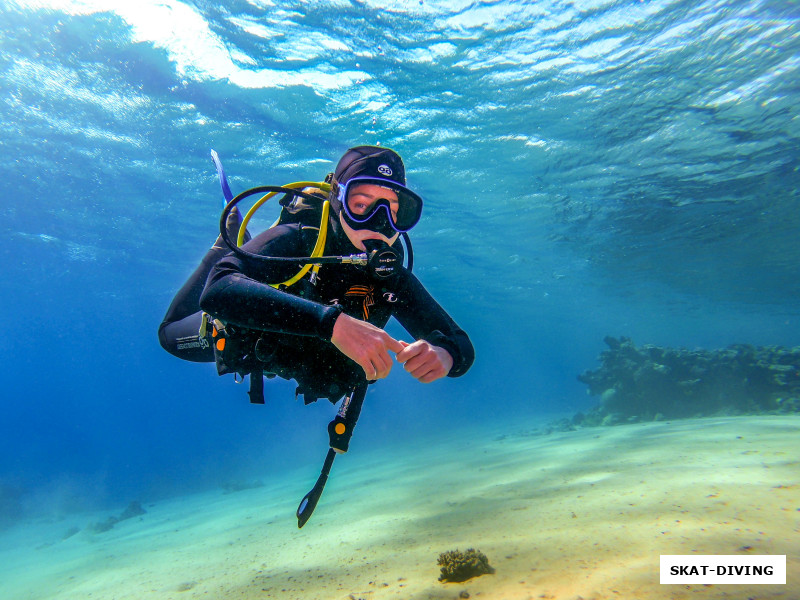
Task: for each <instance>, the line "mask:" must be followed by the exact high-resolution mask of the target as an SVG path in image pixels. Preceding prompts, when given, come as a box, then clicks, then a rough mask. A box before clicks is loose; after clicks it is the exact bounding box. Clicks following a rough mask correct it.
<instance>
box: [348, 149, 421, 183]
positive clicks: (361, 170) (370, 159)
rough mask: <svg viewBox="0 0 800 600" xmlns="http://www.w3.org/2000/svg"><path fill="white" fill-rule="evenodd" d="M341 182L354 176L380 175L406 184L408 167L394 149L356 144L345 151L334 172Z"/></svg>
mask: <svg viewBox="0 0 800 600" xmlns="http://www.w3.org/2000/svg"><path fill="white" fill-rule="evenodd" d="M333 176H334V179H335V180H336V182H337V183H339V184H344V183H347V182H348V181H349V180H350V179H352V178H353V177H378V178H381V179H388V180H390V181H394V182H395V183H399V184H400V185H402V186H405V184H406V168H405V165H403V159H402V158H400V155H398V154H397V152H395V151H394V150H389V148H381V147H380V146H356V147H355V148H351V149H350V150H348V151H347V152H345V154H344V156H342V158H341V159H340V160H339V164H337V165H336V171H334V173H333Z"/></svg>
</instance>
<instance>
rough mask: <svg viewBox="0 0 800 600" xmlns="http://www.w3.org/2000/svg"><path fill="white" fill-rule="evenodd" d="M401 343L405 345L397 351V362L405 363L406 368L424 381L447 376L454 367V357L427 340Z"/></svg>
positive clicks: (427, 381)
mask: <svg viewBox="0 0 800 600" xmlns="http://www.w3.org/2000/svg"><path fill="white" fill-rule="evenodd" d="M400 343H401V344H403V346H405V347H404V348H403V349H402V350H401V351H400V352H398V353H397V356H396V358H397V362H399V363H404V368H405V370H406V371H408V372H409V373H411V375H412V376H413V377H415V378H416V379H417V380H419V381H421V382H422V383H430V382H431V381H436V380H437V379H441V378H442V377H446V376H447V374H448V373H449V372H450V369H452V368H453V357H452V356H450V353H449V352H448V351H447V350H445V349H444V348H440V347H439V346H434V345H433V344H431V343H430V342H426V341H425V340H417V341H416V342H414V343H413V344H407V343H406V342H400Z"/></svg>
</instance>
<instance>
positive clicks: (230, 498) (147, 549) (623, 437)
mask: <svg viewBox="0 0 800 600" xmlns="http://www.w3.org/2000/svg"><path fill="white" fill-rule="evenodd" d="M320 459H322V454H321V456H320ZM317 474H318V468H316V470H315V468H310V469H309V470H308V471H306V472H303V473H297V474H296V475H295V476H293V477H290V478H283V479H282V480H281V481H277V482H271V483H268V484H267V485H265V486H263V487H259V488H255V489H249V490H243V491H240V492H236V493H227V494H226V493H223V492H222V491H221V490H220V491H219V492H209V493H205V494H197V495H192V496H187V497H182V498H175V499H171V500H168V501H162V502H157V503H150V504H148V503H144V508H145V509H146V511H147V513H146V514H144V515H141V516H139V517H135V518H132V519H128V520H125V521H121V522H119V523H117V524H116V525H115V526H114V527H113V528H112V529H111V530H109V531H106V532H104V533H93V532H91V531H90V530H89V529H88V528H87V527H86V526H87V525H88V524H89V523H91V522H99V521H103V520H105V519H106V518H107V517H108V516H109V513H103V514H97V515H71V516H69V517H66V518H64V519H62V520H59V521H56V522H54V521H52V520H51V521H48V522H45V521H40V522H36V523H27V524H23V525H19V526H17V527H14V528H12V529H10V530H7V531H5V532H3V533H2V534H0V590H4V591H0V597H2V598H3V599H4V600H17V599H19V600H23V599H24V600H29V599H31V600H32V599H37V600H38V599H51V600H67V599H69V600H78V599H80V600H87V599H103V600H106V599H115V600H134V599H135V600H142V599H149V598H153V599H165V600H166V599H170V600H191V599H201V598H202V599H209V598H213V599H234V598H235V599H245V600H250V599H256V598H258V599H275V598H278V599H303V600H306V599H320V600H325V599H329V598H330V599H341V600H349V599H364V600H383V599H408V600H423V599H434V600H439V599H454V598H458V597H459V596H461V597H466V596H465V594H469V597H470V598H480V599H482V600H484V599H485V600H490V599H491V600H495V599H497V600H500V599H508V600H517V599H519V600H526V599H546V600H548V599H552V600H555V599H567V600H576V599H578V598H582V599H583V600H590V599H595V600H601V599H625V600H628V599H630V600H634V599H636V600H649V599H661V598H665V599H666V598H669V599H689V598H698V599H700V598H733V599H740V598H741V599H742V600H746V599H750V598H752V599H759V600H760V599H767V598H781V599H800V416H766V417H725V418H704V419H693V420H684V421H671V422H658V423H647V424H630V425H622V426H616V427H606V428H591V429H583V430H579V431H574V432H564V433H553V434H550V435H532V434H526V433H525V432H516V433H504V434H503V433H500V432H499V431H497V430H494V431H485V432H481V433H477V434H472V435H465V434H464V433H463V432H462V433H460V434H458V435H456V434H453V435H451V436H449V437H439V438H437V439H436V440H428V441H427V443H426V444H421V443H416V444H415V446H414V447H412V448H404V449H403V450H402V452H401V451H400V450H399V449H398V448H391V449H388V448H386V449H381V450H378V451H373V452H370V453H364V452H362V453H361V454H359V451H358V443H357V439H354V440H353V444H352V446H351V451H350V452H349V453H348V454H347V455H346V456H343V457H339V458H338V459H337V461H336V463H335V464H334V467H333V472H332V475H331V478H330V480H329V482H328V486H327V488H326V490H325V494H324V495H323V497H322V500H321V501H320V504H319V506H318V507H317V509H316V512H315V514H314V516H313V517H312V519H311V520H310V521H309V523H308V524H307V525H306V526H305V527H304V528H303V529H301V530H298V529H297V521H296V519H295V516H294V513H295V510H296V508H297V503H298V502H299V500H300V499H301V498H302V497H303V495H304V494H305V493H306V492H307V491H308V489H309V488H310V487H311V485H313V482H314V480H315V479H316V476H317ZM122 509H124V507H120V512H121V511H122ZM71 527H72V528H75V527H81V531H80V532H78V533H77V534H74V535H71V536H70V537H67V538H66V539H63V538H64V535H65V532H66V531H68V530H69V529H70V528H71ZM73 531H74V529H73ZM472 547H474V548H477V549H479V550H481V551H482V552H484V553H485V554H486V555H487V556H488V557H489V561H490V563H491V564H492V566H493V567H494V568H495V569H496V572H495V574H493V575H484V576H481V577H478V578H474V579H471V580H469V581H466V582H464V583H441V582H439V581H438V576H439V567H438V566H437V564H436V559H437V557H438V555H439V553H441V552H444V551H447V550H451V549H456V548H458V549H461V550H466V549H467V548H472ZM661 554H748V555H756V554H785V555H786V556H787V563H786V567H787V579H786V584H785V585H660V583H659V557H660V555H661Z"/></svg>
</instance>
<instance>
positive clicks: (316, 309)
mask: <svg viewBox="0 0 800 600" xmlns="http://www.w3.org/2000/svg"><path fill="white" fill-rule="evenodd" d="M245 248H246V249H247V250H248V251H250V252H253V253H258V254H262V255H268V256H303V255H305V252H306V251H305V250H304V249H302V244H301V243H300V238H299V235H298V234H297V231H296V229H292V228H290V227H280V226H279V227H275V228H272V229H270V230H268V231H267V232H265V233H264V234H261V235H259V236H257V237H256V238H254V239H253V240H252V241H251V242H249V243H248V244H246V245H245ZM299 268H300V266H298V265H284V264H278V265H275V264H274V263H273V264H270V263H258V264H253V265H247V264H245V263H244V262H243V261H242V259H240V258H239V257H237V256H235V255H233V254H229V255H228V256H226V257H225V258H223V259H222V260H220V261H219V262H218V263H217V264H216V266H215V267H214V268H213V269H212V271H211V273H210V275H209V277H208V281H207V282H206V286H205V289H204V290H203V294H202V295H201V297H200V307H201V308H202V309H203V310H204V311H206V312H207V313H209V314H211V315H213V316H214V317H215V318H217V319H221V320H222V321H224V322H226V323H233V324H234V325H239V326H241V327H246V328H248V329H257V330H260V331H273V332H278V333H291V334H294V335H304V336H313V337H317V338H321V339H323V340H330V339H331V335H332V334H333V325H334V323H335V321H336V318H337V317H338V316H339V314H340V313H341V308H340V307H338V306H326V305H324V304H319V303H317V302H312V301H310V300H305V299H303V298H299V297H297V296H294V295H292V294H289V293H287V292H282V291H280V290H278V289H276V288H274V287H272V286H271V285H268V284H266V283H261V281H270V282H272V281H275V282H278V281H284V280H286V279H288V278H289V277H291V276H292V275H294V274H295V273H297V271H298V270H299ZM254 276H255V277H257V279H256V278H255V277H254Z"/></svg>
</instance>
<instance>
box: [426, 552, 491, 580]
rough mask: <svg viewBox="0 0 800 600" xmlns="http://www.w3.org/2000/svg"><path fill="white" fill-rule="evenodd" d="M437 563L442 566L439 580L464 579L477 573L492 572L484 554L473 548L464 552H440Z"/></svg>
mask: <svg viewBox="0 0 800 600" xmlns="http://www.w3.org/2000/svg"><path fill="white" fill-rule="evenodd" d="M438 564H439V566H440V567H441V568H442V569H441V570H442V574H441V575H439V581H455V582H457V581H466V580H467V579H472V578H473V577H478V576H479V575H485V574H487V573H494V569H493V568H492V567H491V566H489V559H488V558H486V555H485V554H484V553H483V552H481V551H480V550H475V549H474V548H469V549H468V550H467V551H466V552H460V551H458V550H449V551H447V552H442V553H441V554H440V555H439V560H438Z"/></svg>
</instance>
